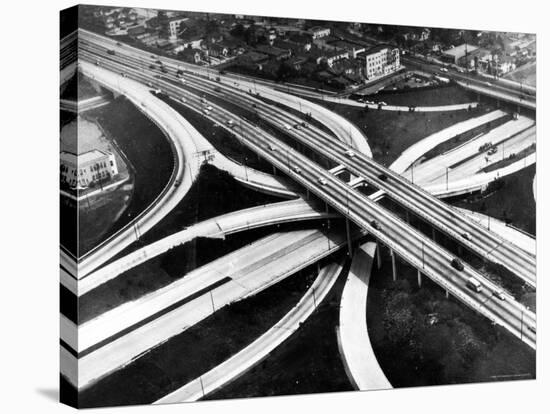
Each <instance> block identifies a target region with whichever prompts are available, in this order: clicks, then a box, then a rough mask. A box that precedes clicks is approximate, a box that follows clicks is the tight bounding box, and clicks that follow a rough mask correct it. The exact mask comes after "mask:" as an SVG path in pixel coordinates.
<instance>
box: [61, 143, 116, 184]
mask: <svg viewBox="0 0 550 414" xmlns="http://www.w3.org/2000/svg"><path fill="white" fill-rule="evenodd" d="M60 164H61V180H62V182H64V183H67V184H68V185H69V186H71V187H77V188H78V187H80V188H85V187H88V186H90V185H91V184H94V183H97V182H98V181H102V180H107V179H110V178H112V177H114V176H115V175H117V174H118V168H117V165H116V159H115V156H114V154H112V153H110V152H107V151H101V150H98V149H94V150H91V151H87V152H84V153H81V154H78V155H76V154H74V153H72V152H65V151H63V152H61V153H60Z"/></svg>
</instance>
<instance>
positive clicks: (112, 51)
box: [107, 49, 115, 55]
mask: <svg viewBox="0 0 550 414" xmlns="http://www.w3.org/2000/svg"><path fill="white" fill-rule="evenodd" d="M107 54H108V55H114V54H115V51H114V50H113V49H109V50H108V51H107Z"/></svg>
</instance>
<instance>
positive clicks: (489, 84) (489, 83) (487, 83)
mask: <svg viewBox="0 0 550 414" xmlns="http://www.w3.org/2000/svg"><path fill="white" fill-rule="evenodd" d="M485 85H487V86H493V84H492V83H491V82H485Z"/></svg>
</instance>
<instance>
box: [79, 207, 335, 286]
mask: <svg viewBox="0 0 550 414" xmlns="http://www.w3.org/2000/svg"><path fill="white" fill-rule="evenodd" d="M335 216H336V214H335V213H332V214H327V213H323V212H319V211H318V210H317V209H315V208H314V206H313V205H312V204H310V203H308V202H307V201H304V200H302V199H298V200H291V201H282V202H279V203H273V204H268V205H265V206H258V207H251V208H247V209H244V210H239V211H235V212H231V213H227V214H224V215H222V216H218V217H214V218H212V219H209V220H205V221H202V222H200V223H197V224H194V225H192V226H190V227H188V228H186V229H184V230H182V231H179V232H177V233H174V234H171V235H170V236H167V237H165V238H163V239H161V240H158V241H156V242H154V243H151V244H149V245H147V246H145V247H142V248H141V249H139V250H136V251H134V252H132V253H129V254H128V255H126V256H124V257H122V258H120V259H118V260H116V261H114V262H112V263H109V264H108V265H106V266H105V267H102V268H101V269H98V270H96V271H95V272H93V273H91V274H89V275H88V276H86V277H85V278H83V279H81V280H80V281H79V282H78V295H79V296H82V295H84V294H86V293H88V292H89V291H91V290H93V289H95V288H96V287H98V286H100V285H101V284H103V283H106V282H108V281H109V280H112V279H114V278H116V277H117V276H119V275H120V274H122V273H124V272H126V271H128V270H130V269H132V268H134V267H136V266H138V265H140V264H142V263H144V262H146V261H148V260H151V259H153V258H154V257H156V256H158V255H161V254H163V253H165V252H167V251H168V250H170V249H172V248H174V247H177V246H179V245H182V244H184V243H186V242H188V241H190V240H193V239H195V238H197V237H208V238H224V237H225V236H227V235H229V234H233V233H237V232H240V231H244V230H249V229H253V228H257V227H262V226H269V225H273V224H280V223H287V222H290V221H301V220H310V219H320V218H330V217H335Z"/></svg>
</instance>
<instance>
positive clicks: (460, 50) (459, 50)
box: [443, 43, 478, 58]
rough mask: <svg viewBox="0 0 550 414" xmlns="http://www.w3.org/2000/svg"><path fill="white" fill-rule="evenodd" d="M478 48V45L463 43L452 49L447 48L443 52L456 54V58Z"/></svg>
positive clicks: (449, 54) (451, 54)
mask: <svg viewBox="0 0 550 414" xmlns="http://www.w3.org/2000/svg"><path fill="white" fill-rule="evenodd" d="M477 49H478V47H477V46H474V45H469V44H467V43H464V44H462V45H459V46H455V47H453V48H451V49H448V50H445V51H443V53H444V54H446V55H448V56H454V57H455V58H461V57H462V56H465V55H466V52H468V53H471V52H473V51H475V50H477Z"/></svg>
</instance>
